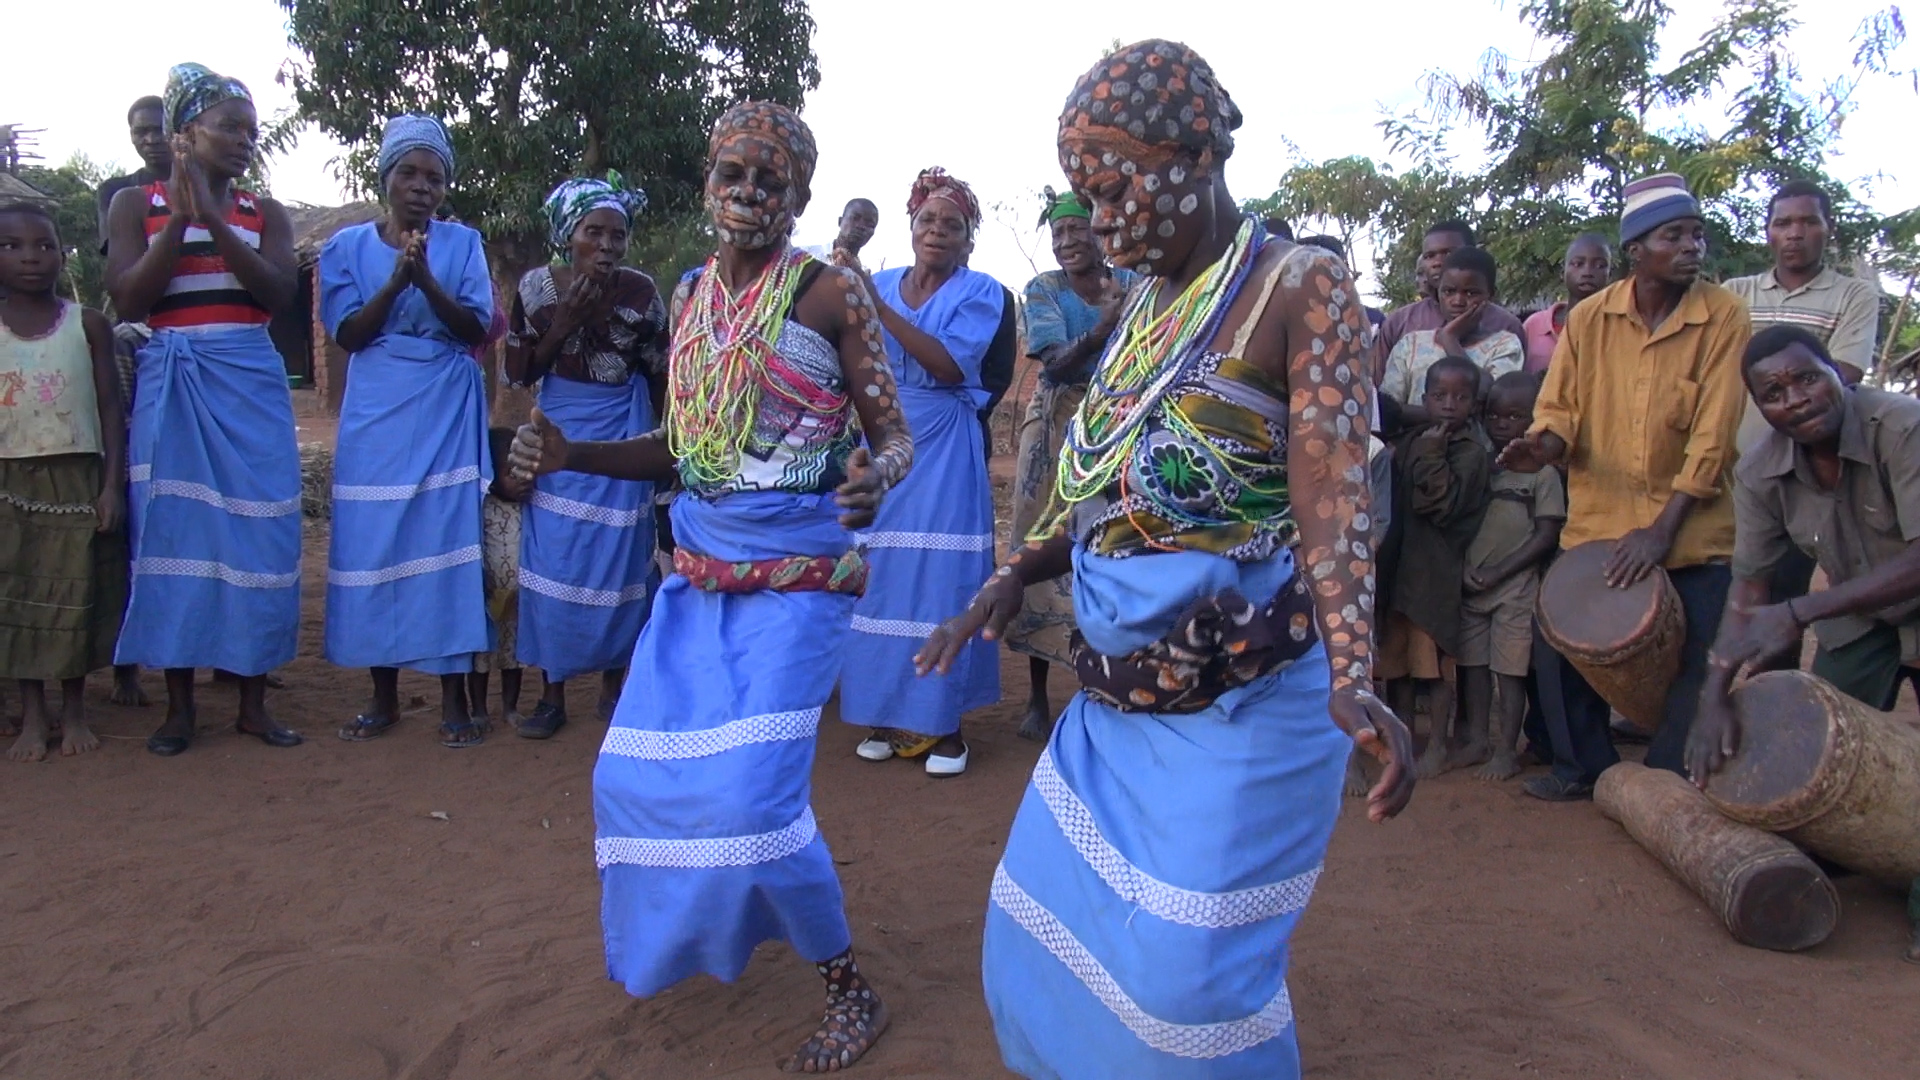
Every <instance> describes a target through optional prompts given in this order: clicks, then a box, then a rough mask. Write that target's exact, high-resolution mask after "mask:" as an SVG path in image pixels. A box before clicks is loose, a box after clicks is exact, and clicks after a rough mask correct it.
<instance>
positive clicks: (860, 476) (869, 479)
mask: <svg viewBox="0 0 1920 1080" xmlns="http://www.w3.org/2000/svg"><path fill="white" fill-rule="evenodd" d="M885 494H886V488H885V487H884V485H883V484H882V483H881V479H880V472H879V470H877V469H875V468H874V467H873V455H872V454H871V453H869V452H868V451H867V448H866V447H864V446H856V447H854V450H853V453H851V454H849V455H847V479H846V481H845V482H844V483H842V484H841V485H840V486H839V487H838V488H837V489H835V490H834V493H833V501H834V502H835V503H838V504H839V505H840V507H841V509H843V510H845V511H846V513H843V514H841V515H840V525H841V527H842V528H847V529H863V528H865V527H867V526H868V525H871V524H873V516H874V514H875V513H876V512H878V511H879V509H880V499H881V498H882V497H883V496H884V495H885Z"/></svg>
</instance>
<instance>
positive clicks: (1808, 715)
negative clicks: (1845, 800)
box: [1707, 671, 1833, 824]
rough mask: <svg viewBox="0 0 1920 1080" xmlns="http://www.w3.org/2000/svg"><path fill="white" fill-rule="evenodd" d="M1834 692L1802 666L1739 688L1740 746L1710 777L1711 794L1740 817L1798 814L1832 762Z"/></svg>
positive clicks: (1735, 704) (1758, 677)
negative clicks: (1816, 781)
mask: <svg viewBox="0 0 1920 1080" xmlns="http://www.w3.org/2000/svg"><path fill="white" fill-rule="evenodd" d="M1822 691H1826V692H1825V693H1823V692H1822ZM1831 693H1833V691H1831V690H1830V689H1829V688H1827V687H1826V686H1825V685H1824V684H1822V683H1821V682H1820V681H1819V680H1817V679H1815V678H1814V677H1813V676H1811V675H1808V674H1806V673H1804V672H1799V671H1770V672H1767V673H1766V674H1763V675H1756V676H1754V677H1753V678H1751V679H1749V680H1747V682H1746V683H1745V684H1744V685H1742V686H1741V687H1740V688H1739V689H1738V690H1735V691H1734V693H1733V707H1734V711H1735V713H1736V714H1737V715H1738V716H1739V717H1740V750H1739V752H1738V753H1736V754H1734V755H1733V758H1732V759H1731V760H1729V761H1728V762H1727V763H1726V765H1724V766H1723V767H1722V768H1721V769H1720V771H1719V772H1717V773H1715V774H1714V775H1713V777H1712V779H1710V780H1709V781H1708V782H1707V797H1708V798H1710V799H1712V800H1713V801H1714V802H1715V803H1716V804H1718V805H1719V806H1720V807H1721V809H1722V811H1724V812H1726V813H1728V814H1729V816H1732V817H1734V818H1735V819H1736V820H1742V819H1745V820H1758V821H1761V822H1766V823H1768V824H1771V823H1772V822H1773V821H1775V820H1779V819H1781V817H1782V815H1785V816H1786V817H1789V818H1790V817H1793V816H1797V814H1796V813H1795V811H1796V810H1798V809H1799V806H1798V804H1800V803H1803V802H1805V801H1807V800H1808V799H1809V797H1816V796H1817V795H1818V794H1820V793H1817V792H1814V791H1812V790H1811V788H1812V787H1813V786H1814V781H1815V779H1816V778H1817V777H1819V776H1820V775H1821V774H1822V772H1823V771H1825V770H1827V769H1828V768H1830V766H1829V764H1828V762H1827V758H1828V756H1829V754H1830V752H1831V750H1830V747H1831V744H1832V741H1833V740H1832V717H1831V715H1830V712H1829V710H1830V708H1831V706H1830V705H1829V703H1828V700H1827V698H1828V695H1829V694H1831Z"/></svg>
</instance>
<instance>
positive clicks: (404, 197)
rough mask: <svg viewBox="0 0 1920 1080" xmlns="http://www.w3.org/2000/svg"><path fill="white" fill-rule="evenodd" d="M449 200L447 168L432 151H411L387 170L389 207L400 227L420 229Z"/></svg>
mask: <svg viewBox="0 0 1920 1080" xmlns="http://www.w3.org/2000/svg"><path fill="white" fill-rule="evenodd" d="M446 200H447V170H446V168H445V167H444V166H442V165H441V164H440V155H438V154H436V153H434V152H433V151H431V150H427V149H419V150H409V151H407V152H406V153H405V154H403V155H401V158H400V160H399V161H396V162H394V163H393V169H392V171H390V172H388V173H387V207H388V209H389V210H391V211H392V213H393V215H394V218H395V219H396V220H397V221H398V222H399V224H400V225H401V226H403V227H404V228H408V229H419V228H422V227H424V226H425V225H426V224H427V222H429V221H432V220H433V215H434V214H435V213H436V212H438V211H439V209H440V204H441V203H443V202H445V201H446Z"/></svg>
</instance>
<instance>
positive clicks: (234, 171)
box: [186, 98, 260, 180]
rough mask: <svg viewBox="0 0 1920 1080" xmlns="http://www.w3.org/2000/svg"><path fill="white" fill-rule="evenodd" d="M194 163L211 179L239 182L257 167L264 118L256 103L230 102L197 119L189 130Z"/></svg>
mask: <svg viewBox="0 0 1920 1080" xmlns="http://www.w3.org/2000/svg"><path fill="white" fill-rule="evenodd" d="M186 134H187V137H188V138H189V139H190V140H191V141H192V143H193V156H194V159H195V160H197V161H199V162H200V166H201V167H202V168H204V169H205V170H207V174H208V175H209V176H219V177H224V178H226V179H228V180H237V179H239V178H240V177H242V176H245V175H246V174H247V170H248V169H250V168H252V167H253V153H254V150H255V149H256V148H257V147H258V146H259V145H260V118H259V115H258V114H256V113H255V112H254V111H253V102H251V101H247V100H246V99H244V98H229V99H228V100H226V101H223V102H221V103H220V104H218V105H215V106H214V107H213V108H211V109H208V110H207V111H206V112H203V113H201V114H200V115H199V116H197V117H195V118H194V120H193V123H191V124H188V125H187V127H186Z"/></svg>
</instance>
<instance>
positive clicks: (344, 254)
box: [320, 115, 493, 747]
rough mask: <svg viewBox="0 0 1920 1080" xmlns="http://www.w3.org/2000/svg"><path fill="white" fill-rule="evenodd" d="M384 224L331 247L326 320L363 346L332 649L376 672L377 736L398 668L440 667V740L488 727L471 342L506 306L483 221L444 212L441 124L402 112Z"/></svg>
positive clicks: (357, 730) (385, 146) (336, 531)
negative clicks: (490, 265)
mask: <svg viewBox="0 0 1920 1080" xmlns="http://www.w3.org/2000/svg"><path fill="white" fill-rule="evenodd" d="M379 169H380V186H381V189H382V190H383V191H384V193H385V196H386V203H387V213H386V216H385V217H383V218H382V219H380V220H379V221H372V222H368V223H366V224H364V225H355V226H353V227H352V228H350V229H344V230H342V231H341V232H339V233H338V234H336V235H335V236H334V237H333V239H331V240H329V241H327V246H326V247H325V248H323V249H322V250H321V252H320V317H321V320H322V322H323V323H324V324H325V326H326V328H327V331H328V333H330V334H332V335H333V339H334V340H335V341H336V342H338V343H339V344H340V347H341V348H343V349H345V350H347V352H348V353H349V354H351V359H350V360H349V361H348V364H349V367H348V376H347V394H346V398H345V399H344V400H343V401H342V402H341V406H340V436H339V443H338V445H337V448H336V449H335V451H334V459H333V531H332V543H331V546H330V548H329V552H328V557H327V631H326V652H327V659H328V660H331V661H332V662H334V663H336V664H339V665H340V666H342V667H365V668H371V669H372V672H373V700H372V703H371V704H370V705H368V706H367V709H366V711H365V712H363V713H361V714H360V715H359V716H356V717H354V719H353V721H352V722H351V723H349V724H347V725H346V726H344V727H342V728H341V729H340V737H341V738H342V739H346V740H348V741H350V742H363V741H365V740H367V739H372V738H375V737H377V736H379V735H381V734H383V733H385V732H386V730H387V729H388V728H391V727H392V726H393V725H394V724H395V723H397V722H399V719H400V685H399V684H400V669H401V668H403V667H404V668H411V669H413V670H415V671H421V672H425V673H427V674H429V675H438V676H440V741H441V743H442V744H444V745H446V746H452V747H459V746H472V745H474V744H476V743H478V742H480V741H481V739H482V737H483V736H484V731H483V728H482V725H481V724H480V723H479V722H477V721H476V720H475V719H474V718H473V716H472V714H471V712H470V710H469V709H468V707H467V700H466V699H467V691H466V675H467V672H469V671H472V670H473V655H474V654H475V653H484V652H486V651H488V649H489V648H491V645H490V643H489V641H490V638H489V633H490V631H489V628H488V625H487V607H486V588H485V584H484V582H483V579H482V575H483V569H482V564H481V560H480V539H481V535H480V534H481V502H482V499H483V498H484V497H485V495H486V491H487V486H488V485H489V484H490V483H492V481H493V466H492V460H491V458H490V456H489V454H488V452H487V394H486V385H485V380H484V378H483V377H482V375H481V371H480V366H479V365H478V364H476V363H475V362H474V357H473V347H474V346H475V345H477V344H479V343H480V342H481V341H482V340H483V339H485V337H486V334H487V325H488V323H489V322H490V321H491V320H492V318H493V286H492V284H491V279H490V278H489V277H488V275H487V258H486V252H485V250H484V244H483V242H482V241H481V239H480V234H479V233H477V232H475V231H474V230H472V229H470V228H467V227H466V226H465V225H459V224H456V223H454V222H451V221H436V220H434V214H435V212H436V211H438V210H439V209H440V204H441V203H442V202H444V201H445V200H446V196H447V184H448V183H449V182H450V181H451V180H452V178H453V146H452V144H451V143H450V142H449V141H448V139H447V131H446V128H445V127H444V126H442V125H441V123H440V121H438V120H435V119H434V118H432V117H430V116H415V115H408V116H397V117H395V118H393V119H392V120H390V121H388V122H387V127H386V131H385V132H384V133H383V134H382V136H381V138H380V161H379Z"/></svg>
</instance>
